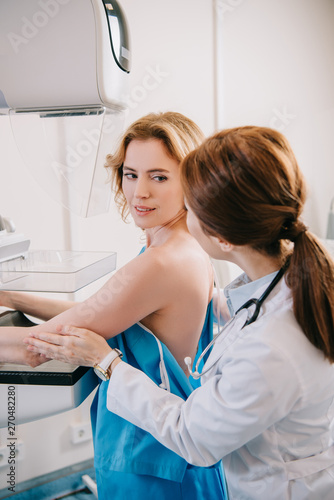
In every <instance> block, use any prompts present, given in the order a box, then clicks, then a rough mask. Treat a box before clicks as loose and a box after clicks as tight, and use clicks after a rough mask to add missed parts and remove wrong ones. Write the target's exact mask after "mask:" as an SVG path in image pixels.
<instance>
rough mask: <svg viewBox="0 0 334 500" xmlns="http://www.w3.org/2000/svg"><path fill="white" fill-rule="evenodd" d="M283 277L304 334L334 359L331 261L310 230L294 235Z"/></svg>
mask: <svg viewBox="0 0 334 500" xmlns="http://www.w3.org/2000/svg"><path fill="white" fill-rule="evenodd" d="M286 279H287V284H288V285H289V287H290V288H291V290H292V296H293V310H294V314H295V317H296V319H297V321H298V323H299V324H300V326H301V327H302V329H303V331H304V333H305V335H306V337H307V338H308V339H309V340H310V342H312V344H313V345H315V346H316V347H318V348H319V349H321V350H322V351H323V352H324V354H325V356H326V358H328V359H329V360H330V361H331V362H334V264H333V261H332V259H331V258H330V257H329V255H328V254H327V252H326V250H325V249H324V248H323V246H322V245H321V244H320V242H319V241H318V240H317V238H316V237H315V236H314V235H313V234H312V233H311V232H309V231H302V232H301V233H300V234H299V235H298V236H297V237H296V238H294V250H293V252H292V255H291V261H290V266H289V269H288V273H287V278H286Z"/></svg>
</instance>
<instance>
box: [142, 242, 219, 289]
mask: <svg viewBox="0 0 334 500" xmlns="http://www.w3.org/2000/svg"><path fill="white" fill-rule="evenodd" d="M144 254H146V258H147V259H149V260H150V262H151V264H152V269H154V270H155V272H156V273H158V274H157V275H159V276H161V277H163V281H164V284H165V286H167V284H168V283H170V284H171V285H172V286H173V288H175V285H176V284H178V286H179V287H181V289H188V288H192V289H193V290H194V289H196V288H197V286H198V287H201V288H203V287H204V288H208V289H209V288H210V287H211V286H212V285H213V271H212V265H211V261H210V258H209V256H208V255H207V253H206V252H205V251H204V250H203V249H202V248H201V246H200V245H199V243H198V242H197V241H196V240H195V238H193V237H192V236H191V235H190V234H187V233H184V234H181V235H177V236H176V237H174V238H170V239H169V240H168V241H167V242H166V243H164V244H163V245H160V246H157V247H149V248H148V249H147V250H146V251H145V252H144ZM144 254H143V255H144Z"/></svg>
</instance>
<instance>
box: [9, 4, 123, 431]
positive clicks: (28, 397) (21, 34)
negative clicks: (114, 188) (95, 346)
mask: <svg viewBox="0 0 334 500" xmlns="http://www.w3.org/2000/svg"><path fill="white" fill-rule="evenodd" d="M0 45H1V52H0V66H1V76H0V119H1V115H3V116H6V117H7V120H9V121H10V126H11V129H12V132H13V137H14V140H15V142H16V145H17V148H18V150H19V151H20V153H21V155H22V157H23V159H24V162H25V165H26V167H27V168H28V169H29V170H30V172H31V174H32V175H33V176H34V178H35V179H36V181H37V182H38V183H39V184H40V186H41V187H42V188H43V189H44V190H45V191H46V192H47V193H48V195H49V196H50V197H51V198H53V199H54V200H56V201H57V202H59V203H61V204H62V205H63V206H64V207H66V208H67V209H69V210H70V211H72V212H73V213H76V214H78V215H80V216H83V217H88V216H91V215H96V214H100V213H104V212H106V211H107V210H108V207H109V200H110V187H109V186H108V185H107V184H106V174H105V172H104V170H105V169H104V168H103V164H104V158H105V156H106V154H107V153H108V152H110V147H111V145H113V144H114V143H115V140H116V137H118V135H119V134H120V132H121V131H122V128H123V125H124V117H125V112H126V105H125V97H126V95H127V86H128V77H129V71H130V57H131V51H130V45H129V34H128V27H127V22H126V19H125V16H124V13H123V11H122V8H121V6H120V3H119V2H118V1H117V0H109V1H107V0H29V1H27V0H2V1H1V2H0ZM9 215H10V214H1V215H0V289H3V290H21V291H22V290H23V291H35V292H75V291H76V290H78V289H79V288H82V287H83V286H86V285H87V284H89V283H91V282H92V281H94V280H96V279H98V278H100V277H101V276H103V275H105V274H107V273H109V272H111V271H113V270H114V269H115V267H116V255H115V253H107V252H73V251H59V250H54V251H51V250H50V251H43V252H42V251H35V250H34V251H31V250H30V249H29V247H30V240H29V238H27V237H26V236H25V235H23V234H17V233H16V231H15V224H14V222H13V221H12V220H11V219H10V217H9ZM30 324H32V323H31V321H30V320H29V319H28V318H27V317H25V316H24V315H22V314H21V313H19V312H17V311H8V312H7V311H6V312H4V313H2V314H1V315H0V326H4V325H13V326H16V325H20V326H22V325H27V326H29V325H30ZM9 385H15V386H16V387H17V390H18V392H19V396H18V397H19V399H20V408H19V414H18V415H17V423H24V422H28V421H31V420H35V419H38V418H42V417H45V416H48V415H52V414H55V413H58V412H60V411H64V410H67V409H70V408H73V407H75V406H78V405H79V404H80V403H81V402H82V401H83V400H84V399H85V397H86V396H87V395H88V394H89V393H90V392H91V390H92V389H93V388H94V385H96V381H95V379H94V378H93V375H92V371H91V370H87V369H86V368H83V367H75V366H70V365H64V364H62V363H59V362H56V361H52V362H48V363H45V364H44V365H42V366H41V367H37V368H29V367H24V366H19V365H9V364H0V400H3V398H5V397H6V394H7V388H8V386H9ZM46 395H47V396H48V397H46ZM0 408H1V410H0V427H2V426H4V425H6V423H7V408H5V405H0ZM3 412H4V414H2V413H3Z"/></svg>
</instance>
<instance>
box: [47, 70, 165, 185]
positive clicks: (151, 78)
mask: <svg viewBox="0 0 334 500" xmlns="http://www.w3.org/2000/svg"><path fill="white" fill-rule="evenodd" d="M145 69H146V72H145V75H144V76H143V78H142V80H141V83H140V84H139V85H135V86H134V87H133V88H132V89H131V91H130V92H129V94H126V95H124V94H123V95H122V96H121V99H122V100H123V102H125V103H126V104H127V109H126V110H125V111H123V112H121V114H122V117H123V119H124V118H125V116H126V115H128V114H129V112H130V110H132V109H135V108H136V107H137V106H138V105H139V104H140V103H141V102H143V101H144V100H145V99H147V98H148V96H149V94H150V93H151V92H153V91H154V90H156V89H157V88H158V87H159V86H160V85H161V84H162V83H163V81H164V80H165V79H166V78H167V77H168V76H169V73H168V72H166V71H163V70H162V69H161V68H160V65H159V64H156V65H155V66H154V67H152V66H146V68H145ZM120 118H121V116H120V117H119V119H120ZM117 128H119V123H118V117H117V115H114V118H111V117H110V115H106V116H105V118H104V121H103V126H102V129H101V130H100V129H99V128H91V129H89V128H85V129H83V130H82V132H81V137H82V138H81V139H80V140H79V141H78V142H77V143H76V144H75V145H74V146H72V145H67V146H66V157H65V158H66V160H65V163H60V162H57V161H53V162H52V168H53V170H54V172H55V173H56V176H57V178H58V179H60V177H63V176H64V175H66V174H67V175H68V174H71V173H72V172H73V171H74V170H75V169H76V168H77V167H79V166H80V165H81V163H82V162H83V161H84V160H85V159H86V158H87V157H89V156H90V155H91V154H92V153H93V151H95V150H96V148H97V146H98V144H99V141H100V136H101V134H102V135H105V134H112V133H114V132H115V131H116V129H117Z"/></svg>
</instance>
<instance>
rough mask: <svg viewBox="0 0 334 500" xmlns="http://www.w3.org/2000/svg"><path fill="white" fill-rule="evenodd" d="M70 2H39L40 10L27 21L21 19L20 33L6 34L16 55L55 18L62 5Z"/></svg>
mask: <svg viewBox="0 0 334 500" xmlns="http://www.w3.org/2000/svg"><path fill="white" fill-rule="evenodd" d="M70 1H71V0H39V2H38V5H39V6H40V10H37V11H36V12H35V13H34V14H33V16H32V17H31V18H30V19H28V18H27V17H22V18H21V20H22V25H21V30H20V33H14V32H13V31H11V32H9V33H8V34H7V38H8V40H9V42H10V44H11V46H12V48H13V50H14V52H15V53H16V54H18V52H19V50H20V48H21V47H22V45H23V46H24V45H27V43H29V41H30V40H31V39H33V38H35V36H36V35H38V33H39V32H40V30H41V29H43V28H45V26H46V25H47V24H48V22H49V21H50V19H52V18H54V17H56V16H57V14H58V13H59V10H60V8H61V6H62V5H66V4H68V3H69V2H70Z"/></svg>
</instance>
